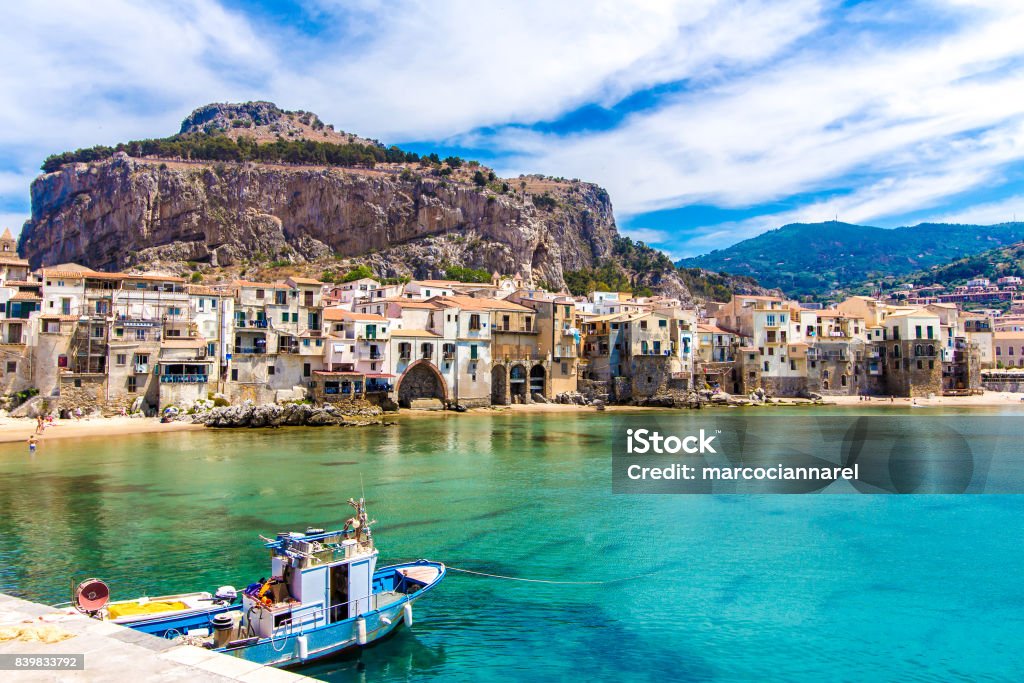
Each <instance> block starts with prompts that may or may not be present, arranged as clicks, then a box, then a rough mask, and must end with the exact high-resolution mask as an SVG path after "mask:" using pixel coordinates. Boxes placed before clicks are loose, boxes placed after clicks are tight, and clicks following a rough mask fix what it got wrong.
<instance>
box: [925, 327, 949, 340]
mask: <svg viewBox="0 0 1024 683" xmlns="http://www.w3.org/2000/svg"><path fill="white" fill-rule="evenodd" d="M950 331H952V330H950ZM928 338H929V339H934V337H932V326H931V325H929V326H928Z"/></svg>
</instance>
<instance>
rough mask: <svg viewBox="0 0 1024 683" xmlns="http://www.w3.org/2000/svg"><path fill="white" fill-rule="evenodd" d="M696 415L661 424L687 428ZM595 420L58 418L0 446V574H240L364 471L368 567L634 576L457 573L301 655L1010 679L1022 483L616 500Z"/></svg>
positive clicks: (698, 674) (399, 672)
mask: <svg viewBox="0 0 1024 683" xmlns="http://www.w3.org/2000/svg"><path fill="white" fill-rule="evenodd" d="M903 412H904V413H910V411H909V410H906V411H903ZM915 412H921V411H915ZM898 413H899V411H894V414H898ZM714 417H715V413H714V412H713V411H701V412H700V413H696V414H694V413H680V414H673V417H672V418H659V421H660V422H661V423H662V424H664V422H665V420H679V421H680V424H681V425H682V426H680V427H679V430H680V431H682V430H684V429H688V428H689V427H690V426H711V425H709V423H710V422H713V420H714ZM614 424H615V422H614V416H613V415H611V414H598V413H579V414H576V413H565V414H551V415H543V414H530V415H515V416H510V415H507V414H490V415H463V416H458V417H454V418H445V419H434V418H412V419H408V418H404V419H401V420H400V421H399V425H397V426H394V427H382V428H369V429H351V430H345V429H325V430H275V431H269V430H268V431H224V432H186V433H179V434H168V435H160V436H155V435H150V436H130V437H120V438H118V439H117V440H109V441H107V440H80V441H68V440H58V441H50V442H47V443H45V444H44V445H43V446H42V447H41V448H40V450H39V452H38V453H37V454H36V455H35V456H34V457H29V455H28V453H27V452H26V451H25V449H24V448H23V446H22V445H20V444H19V445H11V446H4V447H0V590H3V591H7V592H13V593H16V594H18V595H23V596H26V597H29V598H31V599H36V600H41V601H45V602H59V601H63V600H67V599H68V591H69V585H70V581H71V579H72V578H73V577H77V578H82V577H84V576H85V575H86V574H88V575H96V576H100V577H102V578H104V579H106V580H108V581H109V582H110V583H111V585H112V588H113V590H114V593H115V598H116V597H126V596H133V595H136V594H140V593H150V594H155V593H158V592H162V591H169V590H198V589H212V588H216V587H217V586H220V585H223V584H226V583H230V584H234V585H236V586H242V585H245V584H247V583H249V582H250V581H253V580H255V579H256V578H259V577H260V576H264V575H266V572H267V569H268V567H267V554H266V552H265V550H264V549H263V548H262V547H261V546H260V544H259V539H258V537H257V534H264V535H272V534H273V533H275V532H277V531H280V530H285V529H289V528H290V529H303V528H305V527H306V526H308V525H316V526H329V525H333V524H338V523H340V522H341V521H342V520H343V519H345V517H346V516H347V509H346V506H345V504H344V501H345V499H347V498H348V497H349V496H357V495H359V493H360V490H361V489H362V488H365V492H366V497H367V498H368V500H369V501H370V505H371V508H370V512H371V514H372V515H373V517H375V518H376V519H377V520H379V524H378V526H377V541H378V544H379V546H380V548H381V552H382V561H383V562H385V563H389V562H397V561H402V560H407V559H417V558H420V557H428V558H432V559H439V560H443V561H445V562H447V563H448V564H449V565H452V566H454V567H463V568H469V569H476V570H480V571H485V572H489V573H494V574H505V575H512V576H520V577H527V578H540V579H555V580H568V581H590V580H600V581H603V580H612V579H618V578H622V577H629V576H636V575H638V574H650V576H646V577H644V578H641V579H637V580H633V581H622V582H617V583H610V584H605V585H571V586H569V585H557V584H538V583H519V582H509V581H500V580H494V579H487V578H482V577H474V576H468V575H464V574H457V573H451V574H450V575H449V577H448V578H447V579H446V580H445V582H444V583H443V584H442V585H441V586H440V588H439V589H438V590H436V591H434V592H432V593H431V595H429V596H427V597H426V598H425V599H424V600H422V601H420V602H419V603H417V606H416V618H415V624H414V626H413V628H412V629H411V630H404V629H403V630H400V631H399V632H397V633H396V634H395V635H394V637H392V638H390V639H388V640H386V641H384V642H382V643H380V644H378V645H376V646H374V647H372V648H369V649H367V650H365V651H363V652H361V653H358V654H355V655H352V656H349V657H345V658H342V659H337V660H332V661H329V662H324V663H319V664H315V665H312V666H309V667H306V668H305V669H303V670H302V673H305V674H307V675H311V676H315V677H318V678H323V679H327V680H335V681H410V680H428V679H429V680H440V679H444V680H448V679H453V678H454V679H461V680H473V681H478V680H484V681H487V680H507V679H509V678H517V679H518V678H527V677H528V678H530V679H531V680H541V681H543V680H564V679H567V678H574V679H580V680H586V679H615V680H622V679H625V680H665V679H670V680H751V679H766V678H781V679H787V680H822V679H826V680H831V679H835V678H840V679H842V678H846V679H849V678H878V679H897V678H899V679H907V678H913V679H922V680H942V679H948V678H954V677H963V678H971V679H978V678H984V677H986V676H988V677H989V678H991V679H994V680H1013V679H1016V678H1019V676H1018V674H1019V672H1020V671H1021V670H1024V655H1022V653H1021V650H1020V648H1019V643H1018V642H1017V640H1018V636H1017V634H1019V633H1020V632H1021V628H1022V626H1024V623H1022V621H1024V616H1022V615H1024V598H1022V597H1021V596H1022V593H1021V591H1020V590H1019V588H1018V586H1017V578H1016V577H1017V576H1019V575H1020V571H1021V569H1022V568H1024V567H1022V565H1024V550H1022V549H1021V544H1020V542H1019V537H1020V530H1021V523H1020V519H1021V513H1022V512H1024V499H1020V498H1018V497H1016V496H958V497H952V496H866V495H850V496H818V495H807V496H615V495H612V494H611V492H610V491H611V481H610V470H609V466H610V453H609V450H608V446H607V444H608V442H609V439H610V435H611V429H612V426H613V425H614ZM781 424H782V423H781V422H780V425H781ZM780 428H781V427H780ZM921 438H922V439H924V440H927V439H928V438H929V437H928V436H927V435H924V436H922V437H921ZM926 445H927V444H925V446H926ZM936 450H937V451H938V450H941V449H938V448H936ZM1001 455H1002V457H1016V455H1019V454H1010V455H1007V454H1005V453H1004V454H1001ZM854 672H859V673H856V674H855V673H854Z"/></svg>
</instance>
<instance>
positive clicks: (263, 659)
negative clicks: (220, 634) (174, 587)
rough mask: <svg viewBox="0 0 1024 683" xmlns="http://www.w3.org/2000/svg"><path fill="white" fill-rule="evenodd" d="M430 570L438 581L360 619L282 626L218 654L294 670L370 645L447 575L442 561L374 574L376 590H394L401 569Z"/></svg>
mask: <svg viewBox="0 0 1024 683" xmlns="http://www.w3.org/2000/svg"><path fill="white" fill-rule="evenodd" d="M426 567H430V568H433V569H436V570H437V575H436V578H434V579H433V580H432V581H431V582H430V583H429V584H426V585H423V586H421V587H418V590H416V591H415V592H413V593H408V594H404V595H403V596H402V597H401V598H399V599H397V600H395V601H393V602H389V603H387V604H385V605H381V606H380V607H378V608H377V609H374V610H370V611H368V612H364V613H363V614H360V615H359V616H357V617H351V618H348V619H345V620H343V621H338V622H336V623H333V624H326V625H322V626H316V627H313V628H304V629H300V628H296V629H295V630H291V629H290V628H289V627H282V628H280V629H278V631H277V632H276V633H275V635H274V637H272V638H261V639H259V640H258V641H256V642H247V643H245V644H242V645H240V646H237V647H231V646H230V645H229V646H228V647H226V648H221V649H218V650H217V652H222V653H224V654H227V655H232V656H234V657H238V658H239V659H244V660H246V661H249V662H254V663H258V664H262V665H264V666H274V667H290V666H299V665H301V664H305V663H308V662H311V661H313V660H317V659H323V658H326V657H332V656H335V655H338V654H340V653H342V652H345V651H346V650H351V649H354V648H358V647H362V646H366V645H370V644H371V643H374V642H375V641H378V640H380V639H382V638H384V637H386V636H387V635H389V634H390V633H392V632H393V631H394V630H395V629H397V628H398V627H399V626H400V625H401V624H402V623H403V621H404V619H405V612H406V605H410V606H411V605H412V603H413V602H415V601H416V600H418V599H419V598H420V597H422V596H423V595H425V594H426V593H427V592H428V591H430V590H431V589H432V588H434V586H436V585H437V584H438V583H440V581H441V579H443V578H444V575H445V567H444V565H443V564H441V563H439V562H427V561H426V560H421V561H420V562H410V563H406V564H400V565H392V566H389V567H383V568H381V569H379V570H377V571H376V572H374V585H375V587H378V586H379V587H381V588H382V589H390V588H391V586H390V585H389V583H388V582H389V581H390V582H393V581H395V576H396V574H397V572H399V571H400V570H409V569H412V570H415V569H417V568H420V569H422V568H426ZM360 620H362V621H363V622H364V624H365V628H364V629H362V631H363V633H365V637H361V634H360V631H361V629H360V625H359V621H360Z"/></svg>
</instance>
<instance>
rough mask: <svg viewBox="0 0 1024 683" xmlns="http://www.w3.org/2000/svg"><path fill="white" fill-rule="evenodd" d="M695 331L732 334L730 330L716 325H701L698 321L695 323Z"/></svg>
mask: <svg viewBox="0 0 1024 683" xmlns="http://www.w3.org/2000/svg"><path fill="white" fill-rule="evenodd" d="M697 331H698V332H710V333H711V334H732V332H730V331H728V330H723V329H722V328H721V327H716V326H715V325H702V324H700V323H697Z"/></svg>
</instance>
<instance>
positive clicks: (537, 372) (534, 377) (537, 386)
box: [530, 365, 547, 396]
mask: <svg viewBox="0 0 1024 683" xmlns="http://www.w3.org/2000/svg"><path fill="white" fill-rule="evenodd" d="M546 379H547V373H546V372H544V366H543V365H534V366H533V367H532V368H530V396H533V395H534V394H540V395H542V396H544V395H546V392H545V391H544V388H545V387H544V385H545V380H546Z"/></svg>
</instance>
